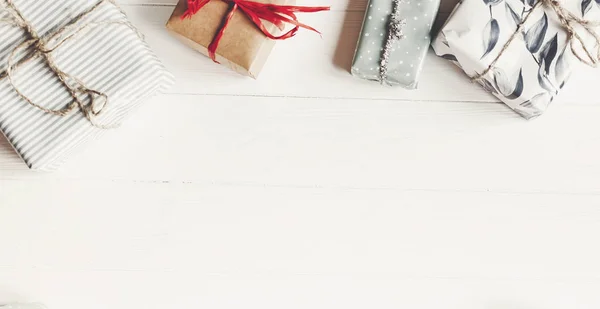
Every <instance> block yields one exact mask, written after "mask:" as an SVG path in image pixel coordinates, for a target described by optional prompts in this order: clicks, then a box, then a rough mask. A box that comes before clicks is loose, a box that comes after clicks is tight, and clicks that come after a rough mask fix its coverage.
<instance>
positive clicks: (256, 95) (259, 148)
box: [0, 0, 600, 309]
mask: <svg viewBox="0 0 600 309" xmlns="http://www.w3.org/2000/svg"><path fill="white" fill-rule="evenodd" d="M323 1H324V0H307V1H301V2H299V4H303V5H314V4H328V3H327V2H323ZM333 1H334V2H333V3H331V5H332V12H329V13H322V14H313V15H310V14H309V15H306V14H305V15H303V16H301V18H302V20H303V21H306V22H307V23H308V24H311V25H314V26H315V27H316V28H318V29H320V30H322V31H323V38H322V39H321V38H320V37H319V36H318V35H315V34H313V33H310V32H302V33H299V35H298V36H297V37H296V38H294V39H292V40H289V41H285V42H281V43H278V45H277V46H276V48H275V50H274V52H273V54H272V57H271V58H270V59H269V62H268V64H267V66H266V68H265V69H264V71H263V73H262V76H261V77H260V79H259V80H258V81H253V80H249V79H246V78H243V77H240V76H237V75H236V74H235V73H232V72H230V71H228V70H227V69H225V68H223V67H221V66H218V65H214V64H212V63H211V62H210V60H208V59H206V58H205V57H203V56H201V55H199V54H197V53H195V52H193V51H191V50H190V49H188V48H186V47H184V46H183V45H182V44H180V43H179V42H178V41H176V40H175V39H173V38H171V37H170V36H169V35H168V34H167V33H166V31H165V30H164V28H163V24H164V23H165V21H166V19H167V18H168V16H169V15H170V13H171V11H172V9H173V4H174V2H175V0H127V1H121V3H122V4H123V6H124V8H125V10H126V11H127V12H128V13H129V14H130V17H131V19H132V20H133V22H134V23H135V24H136V25H138V26H139V27H140V28H141V30H142V31H143V32H144V33H146V35H147V40H148V42H149V43H150V44H151V45H152V46H153V47H154V49H155V50H156V52H157V53H158V54H159V56H160V57H161V58H162V59H163V60H164V62H165V63H166V65H167V66H168V67H169V68H170V69H171V70H172V71H173V72H174V73H175V75H176V77H177V79H178V82H177V85H176V86H175V87H174V88H173V89H171V91H170V92H169V94H167V95H163V96H161V97H157V98H155V99H153V100H151V101H149V102H148V103H147V104H146V105H145V106H144V107H143V108H142V109H141V110H139V111H138V112H137V113H136V114H135V115H133V116H132V117H131V118H130V120H129V121H128V122H127V123H126V124H125V126H124V127H122V128H120V129H119V130H117V131H113V132H110V133H109V134H108V135H106V136H105V137H104V138H103V139H101V140H100V141H99V142H98V143H96V144H95V145H94V146H92V147H90V148H88V149H87V150H86V151H85V152H84V153H82V154H80V155H79V156H77V157H76V158H74V159H73V160H71V161H70V162H68V164H67V165H65V166H64V167H63V168H62V169H61V170H60V171H59V172H56V173H52V174H41V173H34V172H31V171H28V170H26V169H25V168H24V165H23V164H22V163H21V162H20V161H19V159H18V158H17V156H16V155H15V154H14V153H13V151H12V149H11V148H10V147H9V145H8V144H7V142H6V141H5V140H1V141H0V250H1V251H0V303H3V302H9V301H41V302H44V303H46V304H47V305H48V306H49V308H50V309H82V308H85V309H96V308H97V309H132V308H144V309H153V308H156V309H164V308H177V309H188V308H211V309H213V308H214V309H216V308H227V309H230V308H261V309H271V308H272V309H281V308H286V309H291V308H311V309H314V308H324V309H325V308H327V309H330V308H378V309H381V308H411V309H439V308H445V309H446V308H456V309H471V308H473V309H475V308H477V309H554V308H564V309H575V308H599V307H600V245H599V241H598V238H599V237H600V121H599V120H600V104H599V103H600V102H599V101H600V99H598V95H597V94H595V93H594V89H597V88H598V87H597V85H598V80H599V79H598V78H599V77H600V72H586V73H585V74H580V75H577V76H574V77H573V79H572V81H571V83H570V84H569V85H568V86H567V87H566V89H565V91H564V92H563V94H562V96H561V99H562V102H563V103H564V104H559V105H555V106H553V108H551V110H550V111H549V112H548V113H547V114H546V115H544V116H543V117H541V118H539V119H537V120H534V121H531V122H527V121H525V120H522V119H521V118H520V117H518V116H517V115H516V114H514V113H513V112H512V111H510V110H509V109H508V108H507V107H505V106H504V105H503V104H499V103H497V101H496V99H494V98H493V97H491V96H490V95H488V94H486V93H485V92H484V91H483V90H482V89H480V88H479V87H478V86H476V85H473V84H471V83H470V82H469V81H468V80H467V79H466V78H465V77H464V76H463V75H462V74H461V73H460V71H459V70H458V69H456V68H455V67H454V66H453V65H452V64H450V63H448V62H446V61H444V60H441V59H438V58H436V57H435V56H434V55H433V54H430V55H429V58H428V61H427V64H426V67H425V69H424V75H423V78H422V81H421V87H420V89H419V90H416V91H403V90H399V89H395V88H394V89H389V88H382V87H379V86H378V85H376V84H373V83H368V82H363V81H361V80H357V79H354V78H352V77H351V76H350V75H349V73H348V72H347V70H348V68H349V66H350V61H351V58H352V55H353V52H354V47H355V44H356V39H357V36H358V32H359V29H360V25H361V22H362V15H363V9H364V7H365V2H364V0H349V1H348V0H333ZM453 5H454V3H453V2H452V0H449V1H446V2H444V4H443V7H442V13H441V14H442V16H444V15H447V14H448V12H449V10H450V9H451V8H452V6H453Z"/></svg>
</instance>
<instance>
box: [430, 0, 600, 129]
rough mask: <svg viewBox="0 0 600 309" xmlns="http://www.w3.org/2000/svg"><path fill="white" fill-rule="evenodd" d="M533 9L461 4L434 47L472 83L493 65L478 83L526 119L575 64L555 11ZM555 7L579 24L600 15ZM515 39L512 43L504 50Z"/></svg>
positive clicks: (479, 0) (594, 7)
mask: <svg viewBox="0 0 600 309" xmlns="http://www.w3.org/2000/svg"><path fill="white" fill-rule="evenodd" d="M536 3H537V2H536V1H534V0H522V1H520V0H464V1H462V2H460V3H459V4H458V5H457V6H456V8H455V9H454V12H453V13H452V14H451V15H450V17H449V19H448V21H447V22H446V24H445V25H444V26H443V27H442V29H441V30H440V32H439V34H438V35H437V37H436V38H435V39H434V41H433V42H432V46H433V49H434V50H435V52H436V53H437V54H438V55H439V56H441V57H443V58H445V59H448V60H450V61H452V62H454V63H455V64H456V65H458V66H459V67H461V68H462V69H463V70H464V71H465V73H466V74H467V75H469V76H471V77H473V76H478V75H479V74H481V73H485V72H486V69H488V67H490V65H491V69H490V70H489V72H487V74H484V75H483V76H482V78H481V79H478V82H479V83H480V84H481V86H482V87H484V89H485V90H487V91H488V92H490V93H492V94H494V95H495V96H496V97H498V98H499V99H500V100H502V101H503V102H504V103H506V105H508V106H509V107H511V108H512V109H513V110H514V111H516V112H517V113H519V114H520V115H521V116H523V117H525V118H527V119H531V118H534V117H537V116H539V115H541V114H542V113H543V112H544V111H545V110H546V109H547V108H548V106H549V105H550V103H551V102H552V101H553V100H554V99H555V97H556V96H557V95H558V93H559V91H560V89H561V88H562V87H563V86H564V84H565V82H566V81H567V79H568V78H569V76H570V75H571V71H572V68H573V67H574V66H575V65H578V62H579V59H577V58H576V57H575V55H574V53H573V51H572V50H571V48H570V44H569V41H570V40H568V38H569V35H568V32H567V31H566V30H565V27H564V25H563V24H561V22H560V21H559V19H558V17H557V14H556V13H555V11H554V10H553V9H552V8H549V7H547V6H546V5H538V6H537V7H536ZM555 3H557V4H558V2H555ZM559 4H560V6H561V7H563V8H564V9H567V10H569V12H572V13H573V14H574V15H576V16H577V17H579V18H585V19H590V20H591V19H598V16H599V15H600V1H599V2H596V1H592V0H583V2H581V1H580V0H576V1H561V2H560V3H559ZM529 14H531V16H529V17H528V18H527V16H528V15H529ZM519 25H521V28H520V29H519ZM573 25H574V30H575V31H576V33H577V34H579V35H581V37H582V39H583V41H584V42H585V43H586V45H588V46H591V47H592V48H597V46H596V41H595V39H594V38H593V37H592V36H591V35H590V34H589V33H587V32H585V31H583V29H581V27H580V25H576V23H573ZM515 33H516V34H515ZM513 34H515V36H514V39H513V40H512V41H511V42H510V43H509V44H508V45H507V46H506V47H505V45H506V43H507V42H508V41H509V40H510V38H511V37H512V36H513ZM575 51H576V52H577V51H578V52H580V53H581V52H582V51H581V46H579V45H577V46H576V50H575ZM594 52H595V50H594ZM495 60H497V61H496V62H495V63H494V61H495Z"/></svg>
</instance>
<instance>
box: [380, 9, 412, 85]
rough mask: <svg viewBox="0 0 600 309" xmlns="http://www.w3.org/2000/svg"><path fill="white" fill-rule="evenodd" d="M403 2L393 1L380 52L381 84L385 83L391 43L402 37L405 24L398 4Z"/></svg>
mask: <svg viewBox="0 0 600 309" xmlns="http://www.w3.org/2000/svg"><path fill="white" fill-rule="evenodd" d="M403 2H404V0H394V2H393V4H394V7H393V9H392V14H391V16H390V23H389V25H388V37H387V39H386V41H385V47H384V48H383V52H382V53H381V62H380V64H379V82H380V83H381V84H382V85H383V84H384V83H387V82H386V80H387V72H388V62H389V60H390V54H391V53H392V45H393V44H394V43H396V42H397V41H399V40H402V39H404V32H403V30H404V27H405V26H406V20H405V19H401V18H400V4H401V3H403ZM388 84H389V83H388Z"/></svg>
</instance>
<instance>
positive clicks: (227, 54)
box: [166, 0, 329, 78]
mask: <svg viewBox="0 0 600 309" xmlns="http://www.w3.org/2000/svg"><path fill="white" fill-rule="evenodd" d="M291 3H293V0H272V1H266V2H264V3H263V2H253V1H245V0H223V1H221V0H214V1H210V0H180V1H179V2H178V4H177V6H176V7H175V10H174V11H173V14H172V15H171V18H169V21H168V22H167V25H166V27H167V29H168V30H169V31H170V32H171V33H172V34H173V35H174V36H175V37H177V38H179V39H180V40H181V41H183V42H184V43H185V44H186V45H188V46H190V47H191V48H193V49H195V50H197V51H199V52H200V53H202V54H204V55H207V56H209V57H211V58H212V59H213V60H214V61H215V62H218V63H221V64H223V65H226V66H227V67H229V68H231V69H233V70H234V71H236V72H238V73H240V74H242V75H247V76H250V77H252V78H257V77H258V74H259V73H260V71H261V69H262V68H263V66H264V64H265V62H266V61H267V58H268V57H269V54H270V53H271V50H272V49H273V47H274V45H275V40H281V39H287V38H290V37H292V36H293V35H294V34H295V33H296V31H298V29H299V28H300V27H302V28H307V29H310V30H314V31H316V30H315V29H313V28H311V27H309V26H306V25H304V24H301V23H298V21H297V19H296V16H295V13H297V12H317V11H324V10H328V9H329V8H328V7H296V6H290V4H291ZM191 6H193V7H191ZM286 23H288V24H291V25H293V26H294V28H293V29H291V30H286V31H284V28H285V24H286Z"/></svg>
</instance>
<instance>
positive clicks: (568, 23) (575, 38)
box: [471, 0, 600, 81]
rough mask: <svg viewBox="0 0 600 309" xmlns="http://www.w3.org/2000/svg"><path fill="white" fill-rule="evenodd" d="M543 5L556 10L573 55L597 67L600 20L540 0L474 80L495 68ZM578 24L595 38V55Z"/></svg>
mask: <svg viewBox="0 0 600 309" xmlns="http://www.w3.org/2000/svg"><path fill="white" fill-rule="evenodd" d="M541 6H546V7H548V8H551V9H552V10H553V11H554V13H555V14H556V16H557V17H558V21H559V22H560V24H561V26H562V27H563V29H564V30H565V31H566V32H567V41H569V47H570V49H571V51H572V52H573V55H574V56H575V57H576V58H577V59H578V60H579V61H581V62H582V63H585V64H586V65H588V66H591V67H596V66H597V65H598V63H599V62H600V47H598V45H600V35H598V33H597V32H596V30H594V27H598V26H600V21H594V20H586V19H583V18H580V17H578V16H576V15H575V14H573V13H572V12H570V11H569V10H567V9H566V8H565V7H564V6H563V5H562V4H560V2H559V1H558V0H539V1H538V2H536V4H535V5H534V6H533V7H532V9H531V10H530V11H529V13H528V14H527V16H525V18H524V19H523V21H522V22H521V23H520V24H519V26H518V27H517V30H515V32H514V33H513V34H512V35H511V36H510V38H509V39H508V41H506V43H505V44H504V46H502V49H501V50H500V52H499V53H498V55H497V56H496V58H494V60H493V61H492V62H491V63H490V64H489V66H488V67H487V68H486V69H485V70H484V71H483V72H481V73H479V74H476V75H475V76H473V77H472V78H471V79H472V80H473V81H479V80H481V79H482V78H483V77H484V76H485V75H487V74H488V73H489V72H490V71H491V70H492V69H493V68H494V66H495V65H496V63H497V62H498V60H500V57H501V56H502V55H503V54H504V52H506V50H507V49H508V47H509V46H510V44H511V43H512V41H513V40H514V39H516V38H517V36H518V35H519V34H520V33H521V31H522V30H523V27H524V25H525V23H526V22H527V20H528V19H529V17H531V16H532V13H533V12H534V11H535V9H537V8H539V7H541ZM576 26H580V27H582V28H583V29H584V30H585V32H587V33H588V34H589V35H591V36H592V37H593V38H594V40H595V47H594V48H596V52H595V55H594V52H593V51H592V50H590V48H589V47H588V44H586V43H585V41H584V39H583V38H582V37H581V35H580V34H579V33H577V31H576V29H575V27H576ZM575 42H578V43H579V45H580V46H581V49H582V50H583V52H584V53H585V54H581V52H580V51H579V50H578V49H577V48H576V46H575Z"/></svg>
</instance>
